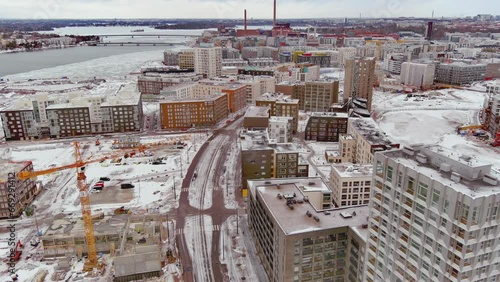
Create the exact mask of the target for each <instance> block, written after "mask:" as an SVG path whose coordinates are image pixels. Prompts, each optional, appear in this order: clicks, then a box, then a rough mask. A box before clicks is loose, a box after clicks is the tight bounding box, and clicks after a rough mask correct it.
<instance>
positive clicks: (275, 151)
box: [239, 130, 309, 187]
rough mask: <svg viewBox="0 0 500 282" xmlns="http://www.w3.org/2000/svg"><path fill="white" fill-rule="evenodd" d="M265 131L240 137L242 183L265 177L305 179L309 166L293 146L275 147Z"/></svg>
mask: <svg viewBox="0 0 500 282" xmlns="http://www.w3.org/2000/svg"><path fill="white" fill-rule="evenodd" d="M275 141H276V140H271V139H270V138H269V133H268V131H267V130H260V131H250V130H244V131H243V133H242V134H241V136H240V140H239V142H240V144H241V165H242V183H243V185H244V186H245V187H246V184H247V180H251V179H266V178H290V177H307V176H308V175H309V164H308V163H307V162H306V160H305V159H303V158H302V157H301V156H300V154H299V150H298V148H297V146H295V145H294V144H293V143H287V144H278V143H277V142H275Z"/></svg>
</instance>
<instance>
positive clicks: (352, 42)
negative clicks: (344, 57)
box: [344, 37, 365, 47]
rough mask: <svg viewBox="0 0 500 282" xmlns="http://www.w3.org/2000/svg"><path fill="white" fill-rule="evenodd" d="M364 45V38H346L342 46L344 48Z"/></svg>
mask: <svg viewBox="0 0 500 282" xmlns="http://www.w3.org/2000/svg"><path fill="white" fill-rule="evenodd" d="M362 45H365V38H364V37H346V38H344V46H345V47H357V46H362Z"/></svg>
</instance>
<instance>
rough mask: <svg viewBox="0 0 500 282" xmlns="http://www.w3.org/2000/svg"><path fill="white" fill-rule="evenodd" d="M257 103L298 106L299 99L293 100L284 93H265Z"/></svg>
mask: <svg viewBox="0 0 500 282" xmlns="http://www.w3.org/2000/svg"><path fill="white" fill-rule="evenodd" d="M256 101H276V102H277V103H286V104H298V103H299V100H298V99H292V98H290V96H289V95H285V94H283V93H264V94H262V96H260V97H259V98H258V99H256Z"/></svg>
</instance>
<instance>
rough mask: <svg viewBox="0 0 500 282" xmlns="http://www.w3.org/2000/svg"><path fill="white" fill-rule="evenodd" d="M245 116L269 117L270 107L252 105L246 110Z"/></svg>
mask: <svg viewBox="0 0 500 282" xmlns="http://www.w3.org/2000/svg"><path fill="white" fill-rule="evenodd" d="M245 117H265V118H268V117H269V107H257V106H250V107H248V109H247V111H246V112H245Z"/></svg>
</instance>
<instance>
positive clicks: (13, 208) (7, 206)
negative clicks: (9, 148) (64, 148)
mask: <svg viewBox="0 0 500 282" xmlns="http://www.w3.org/2000/svg"><path fill="white" fill-rule="evenodd" d="M0 171H1V173H0V219H5V218H15V217H18V216H20V215H21V213H22V212H23V211H24V208H25V207H26V206H28V205H30V204H31V202H33V200H34V198H35V196H36V195H37V194H38V192H39V190H37V185H36V183H35V181H34V179H26V180H21V181H20V180H17V178H16V177H15V175H17V174H18V173H19V172H22V171H28V172H33V163H31V161H26V162H12V161H6V160H0ZM10 181H12V182H10ZM12 200H14V202H12Z"/></svg>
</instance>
